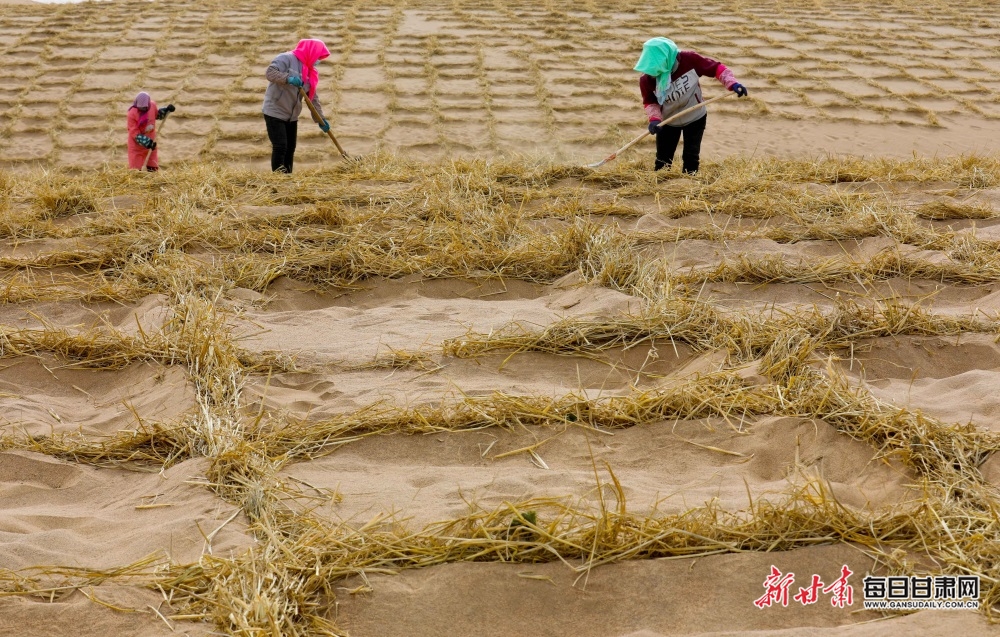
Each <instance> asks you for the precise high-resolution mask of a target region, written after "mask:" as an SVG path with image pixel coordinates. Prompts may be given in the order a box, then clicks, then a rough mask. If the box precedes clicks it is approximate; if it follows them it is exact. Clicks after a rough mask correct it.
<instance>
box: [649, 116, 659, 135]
mask: <svg viewBox="0 0 1000 637" xmlns="http://www.w3.org/2000/svg"><path fill="white" fill-rule="evenodd" d="M658 132H660V120H658V119H654V120H653V121H651V122H650V123H649V134H650V135H655V134H657V133H658Z"/></svg>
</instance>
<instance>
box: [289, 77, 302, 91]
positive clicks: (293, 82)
mask: <svg viewBox="0 0 1000 637" xmlns="http://www.w3.org/2000/svg"><path fill="white" fill-rule="evenodd" d="M286 81H287V82H288V83H289V84H291V85H292V86H297V87H298V88H302V78H301V77H297V76H295V75H289V76H288V79H287V80H286Z"/></svg>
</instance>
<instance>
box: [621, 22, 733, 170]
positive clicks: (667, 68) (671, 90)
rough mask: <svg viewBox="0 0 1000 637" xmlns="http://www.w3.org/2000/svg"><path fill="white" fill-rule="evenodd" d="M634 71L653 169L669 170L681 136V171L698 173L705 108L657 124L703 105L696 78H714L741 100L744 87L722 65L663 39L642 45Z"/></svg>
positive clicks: (705, 120)
mask: <svg viewBox="0 0 1000 637" xmlns="http://www.w3.org/2000/svg"><path fill="white" fill-rule="evenodd" d="M635 70H636V71H639V72H640V73H642V76H641V77H640V78H639V91H640V92H641V93H642V105H643V107H644V108H645V109H646V115H647V116H648V118H649V133H650V134H651V135H655V136H656V164H655V166H654V169H655V170H659V169H661V168H663V167H667V168H669V167H670V165H671V164H672V163H673V161H674V153H675V152H676V151H677V143H678V142H679V141H680V139H681V135H683V136H684V151H683V153H682V154H681V157H682V159H683V160H684V172H685V173H695V172H698V163H699V160H700V157H701V140H702V136H703V135H704V134H705V124H706V122H707V120H708V109H706V108H705V107H704V106H703V107H701V108H698V109H695V110H694V111H692V112H691V113H688V114H687V115H685V116H684V117H682V118H680V119H678V120H674V121H672V122H670V123H669V124H664V125H663V126H658V125H659V123H660V122H661V121H663V120H665V119H667V118H668V117H670V116H672V115H674V114H676V113H679V112H681V111H682V110H684V109H686V108H689V107H691V106H695V105H697V104H700V103H701V102H703V101H705V100H704V98H703V97H702V94H701V84H699V82H698V78H699V77H704V76H712V77H714V78H715V79H717V80H718V81H719V82H720V83H721V84H722V85H723V86H725V87H726V89H727V90H730V91H733V92H735V93H736V94H737V95H738V96H739V97H744V96H746V94H747V90H746V88H745V87H744V86H743V85H742V84H740V83H739V82H737V81H736V78H735V77H734V76H733V72H732V71H730V70H729V69H728V68H726V65H724V64H722V63H721V62H718V61H716V60H713V59H711V58H707V57H704V56H702V55H699V54H697V53H695V52H694V51H680V50H678V48H677V45H676V44H674V43H673V42H672V41H671V40H668V39H667V38H653V39H651V40H648V41H646V43H645V44H643V45H642V55H641V56H640V57H639V61H638V62H637V63H636V65H635Z"/></svg>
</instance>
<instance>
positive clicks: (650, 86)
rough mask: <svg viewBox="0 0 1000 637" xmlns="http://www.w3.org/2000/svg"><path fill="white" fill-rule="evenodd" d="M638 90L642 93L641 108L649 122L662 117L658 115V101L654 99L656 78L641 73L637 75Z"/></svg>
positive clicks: (656, 120)
mask: <svg viewBox="0 0 1000 637" xmlns="http://www.w3.org/2000/svg"><path fill="white" fill-rule="evenodd" d="M639 92H640V93H642V108H643V110H645V111H646V117H647V119H649V121H650V122H658V121H660V120H661V119H663V117H662V115H660V103H659V102H658V101H657V100H656V78H655V77H653V76H652V75H646V74H645V73H643V74H642V75H640V76H639Z"/></svg>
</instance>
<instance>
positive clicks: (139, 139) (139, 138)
mask: <svg viewBox="0 0 1000 637" xmlns="http://www.w3.org/2000/svg"><path fill="white" fill-rule="evenodd" d="M135 143H136V144H139V145H140V146H142V147H143V148H146V149H148V150H154V149H155V148H156V142H154V141H153V140H152V139H150V138H149V137H146V136H145V135H136V136H135Z"/></svg>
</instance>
